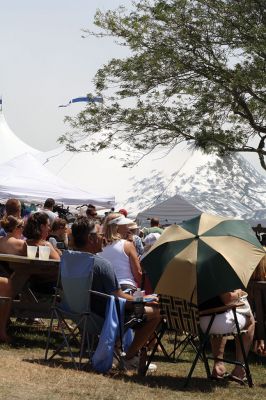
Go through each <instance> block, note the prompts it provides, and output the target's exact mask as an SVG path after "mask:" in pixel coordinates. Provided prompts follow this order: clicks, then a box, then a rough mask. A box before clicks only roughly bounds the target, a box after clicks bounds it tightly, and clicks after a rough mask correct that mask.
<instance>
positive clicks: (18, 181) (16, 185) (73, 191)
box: [0, 153, 115, 208]
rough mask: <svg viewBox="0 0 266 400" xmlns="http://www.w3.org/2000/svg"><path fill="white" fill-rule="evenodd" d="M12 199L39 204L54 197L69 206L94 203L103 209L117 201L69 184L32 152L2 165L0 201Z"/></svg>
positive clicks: (0, 172) (111, 197)
mask: <svg viewBox="0 0 266 400" xmlns="http://www.w3.org/2000/svg"><path fill="white" fill-rule="evenodd" d="M12 197H14V198H17V199H20V200H24V201H28V202H36V203H39V202H44V201H45V200H46V199H47V198H48V197H51V198H53V199H54V200H55V201H57V202H62V203H64V204H65V205H81V204H88V203H93V204H94V205H96V206H99V207H102V208H111V207H112V206H113V205H114V200H115V199H114V196H108V195H98V194H96V193H91V192H86V191H83V190H80V189H78V188H77V187H75V186H74V185H72V184H70V183H66V182H65V181H63V180H62V179H61V178H59V177H57V176H55V175H54V174H53V173H52V172H51V171H49V170H48V169H47V168H46V167H44V166H43V165H42V164H41V163H40V161H38V160H37V159H36V158H35V157H34V156H33V155H31V154H28V153H25V154H22V155H20V156H17V157H15V158H13V159H12V160H9V161H7V162H6V163H3V164H1V168H0V199H2V200H5V199H8V198H12Z"/></svg>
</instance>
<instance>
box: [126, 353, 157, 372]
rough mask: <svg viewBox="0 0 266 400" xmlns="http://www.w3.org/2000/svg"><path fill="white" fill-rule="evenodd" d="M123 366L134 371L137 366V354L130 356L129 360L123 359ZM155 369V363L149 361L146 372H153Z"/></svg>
mask: <svg viewBox="0 0 266 400" xmlns="http://www.w3.org/2000/svg"><path fill="white" fill-rule="evenodd" d="M124 368H125V370H127V371H134V370H135V371H136V370H138V368H139V356H135V357H132V358H130V359H129V360H127V359H124ZM156 370H157V365H156V364H152V363H150V365H149V367H148V371H147V372H155V371H156Z"/></svg>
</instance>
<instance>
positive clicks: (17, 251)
mask: <svg viewBox="0 0 266 400" xmlns="http://www.w3.org/2000/svg"><path fill="white" fill-rule="evenodd" d="M54 205H55V202H54V200H53V199H47V200H46V201H45V203H44V206H43V208H42V209H41V210H38V211H35V212H32V213H31V214H30V215H28V216H27V218H21V204H20V201H19V200H17V199H9V200H8V201H7V202H6V206H5V215H4V216H3V218H2V219H1V221H0V223H1V230H0V253H5V254H14V255H21V256H26V255H27V246H48V247H49V248H50V258H51V259H54V260H60V257H61V255H62V252H63V251H64V250H67V249H72V250H77V251H82V252H88V253H90V254H93V255H94V269H93V285H92V288H93V289H94V290H96V291H100V292H103V293H106V294H112V295H116V296H119V297H121V298H124V299H127V300H133V294H134V292H135V291H136V290H137V289H138V288H140V287H142V288H143V286H144V280H143V276H144V274H143V270H142V267H141V259H142V257H144V256H145V254H146V253H147V252H148V251H149V250H150V248H151V246H152V245H153V244H154V243H155V242H156V240H158V238H159V237H160V235H161V234H162V233H163V228H162V227H161V226H160V221H159V219H158V218H156V217H154V218H151V220H150V227H149V228H143V229H140V227H139V226H138V225H137V223H136V222H135V221H133V220H132V219H130V218H128V215H127V211H126V210H125V209H121V210H119V211H118V212H115V211H114V210H111V211H110V212H107V213H105V216H104V217H103V218H100V217H99V215H98V213H97V210H96V207H95V206H93V205H89V206H88V207H87V210H86V215H83V216H78V217H77V218H76V220H75V221H74V223H72V224H71V226H70V224H68V223H67V221H66V220H64V219H63V218H59V217H58V215H57V214H56V213H55V212H54V211H53V207H54ZM263 265H264V266H263V268H262V267H260V269H259V270H258V271H259V272H258V271H257V272H256V273H254V274H255V275H253V277H252V279H255V280H256V279H260V280H265V279H266V271H265V259H264V264H263ZM258 273H259V277H258V276H256V274H258ZM38 283H39V282H37V286H38ZM32 284H33V285H34V282H33V283H32ZM35 284H36V282H35ZM145 289H146V294H147V295H149V296H150V295H151V293H152V289H151V288H150V286H149V284H148V283H147V282H146V285H145ZM0 295H1V296H6V297H12V286H11V282H10V271H7V270H6V268H5V266H0ZM242 295H243V292H242V291H241V289H236V290H235V291H233V292H229V293H223V294H221V295H220V296H217V298H215V299H211V300H210V301H208V304H201V305H200V307H199V308H200V309H201V310H204V309H208V308H210V307H217V305H219V306H220V305H224V304H225V305H227V304H231V303H232V302H234V301H235V300H236V299H239V298H240V297H241V296H242ZM10 309H11V304H10V303H6V304H2V305H1V306H0V342H8V341H9V337H8V334H7V324H8V321H9V316H10ZM145 315H146V322H145V323H144V325H143V327H141V329H138V331H137V333H136V334H135V337H134V340H133V343H132V345H131V346H130V348H129V349H128V351H127V354H126V366H127V368H137V364H138V360H139V359H138V352H139V350H140V349H141V347H142V346H143V345H144V344H145V343H147V342H148V341H149V340H150V342H151V343H152V341H151V338H152V337H153V333H154V330H155V329H156V327H157V326H158V325H159V324H160V321H161V316H160V312H159V308H158V299H157V298H156V297H154V299H153V301H152V302H151V303H149V305H147V306H145ZM238 319H239V324H240V327H241V328H246V329H247V332H248V334H247V335H245V338H244V346H245V350H246V352H247V353H248V351H249V349H250V347H251V345H252V341H253V335H254V328H255V321H254V318H253V315H252V312H251V310H250V311H249V313H248V314H246V315H244V314H241V313H239V315H238ZM208 321H209V317H208V316H207V317H202V318H201V328H202V329H203V330H206V326H207V325H208ZM233 323H234V322H233V317H232V315H231V314H230V312H225V313H221V314H220V315H218V317H217V318H216V319H215V323H214V324H213V326H212V332H213V333H227V331H228V332H229V331H231V330H232V329H234V327H233V326H232V325H233ZM225 343H226V339H225V338H223V337H220V338H216V339H215V338H214V339H212V350H213V354H214V357H219V358H223V353H224V347H225ZM256 348H257V351H258V352H260V353H261V354H263V355H264V354H265V353H264V352H265V350H264V341H263V340H260V341H259V342H258V343H256ZM241 357H242V355H241V354H240V350H239V346H237V354H236V358H237V359H238V360H239V361H242V358H241ZM244 374H245V371H244V370H243V369H242V367H241V366H236V367H235V369H234V370H233V373H232V375H233V376H234V377H235V379H236V380H240V381H241V382H242V381H243V378H244ZM212 376H213V377H216V378H217V379H220V378H221V379H222V378H223V377H224V376H225V367H224V365H223V363H222V362H221V361H219V362H215V363H214V366H213V372H212Z"/></svg>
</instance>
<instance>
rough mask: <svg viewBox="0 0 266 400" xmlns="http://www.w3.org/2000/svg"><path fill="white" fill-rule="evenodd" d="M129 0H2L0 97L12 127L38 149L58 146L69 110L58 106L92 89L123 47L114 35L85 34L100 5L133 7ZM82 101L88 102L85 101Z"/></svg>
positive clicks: (103, 7) (77, 106)
mask: <svg viewBox="0 0 266 400" xmlns="http://www.w3.org/2000/svg"><path fill="white" fill-rule="evenodd" d="M130 3H131V1H130V0H45V1H44V0H23V1H21V0H8V1H6V0H0V10H1V13H0V49H1V50H0V95H2V97H3V111H4V114H5V117H6V119H7V122H8V124H9V126H10V127H11V128H12V129H13V131H14V132H15V133H16V134H17V135H18V136H19V137H21V138H22V139H23V140H24V141H25V142H27V143H29V144H31V145H32V146H33V147H36V148H38V149H40V150H49V149H51V148H54V147H56V146H57V144H56V139H57V138H58V137H59V136H60V135H61V134H62V133H64V132H65V131H66V129H67V127H66V126H65V125H64V123H63V119H64V116H65V115H66V114H70V115H74V114H75V113H77V112H78V111H80V110H81V108H82V105H81V104H75V105H72V106H70V107H68V108H67V109H66V108H65V109H64V108H58V105H59V104H62V103H63V104H64V103H67V102H68V100H70V99H71V98H73V97H79V96H84V95H86V93H88V92H92V91H93V84H92V79H93V76H94V74H95V73H96V71H97V69H98V68H99V67H100V66H101V65H102V64H103V63H105V62H106V61H108V60H109V59H110V58H112V57H115V56H118V57H119V56H121V55H122V54H123V49H122V48H120V47H119V46H117V45H115V44H114V42H113V41H112V40H111V39H110V40H107V39H96V38H94V37H87V38H86V39H82V38H81V35H82V29H83V28H89V29H96V28H95V27H94V25H93V18H94V14H95V11H96V9H97V8H99V9H101V10H108V9H115V8H117V7H118V6H119V5H125V6H127V7H129V6H130ZM83 104H84V103H83Z"/></svg>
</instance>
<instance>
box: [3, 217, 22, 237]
mask: <svg viewBox="0 0 266 400" xmlns="http://www.w3.org/2000/svg"><path fill="white" fill-rule="evenodd" d="M0 222H1V227H2V228H3V229H4V230H5V231H6V232H7V233H11V232H13V230H14V229H16V228H17V227H18V226H20V225H23V219H20V218H16V217H13V215H8V216H7V217H4V218H3V219H1V221H0Z"/></svg>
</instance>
